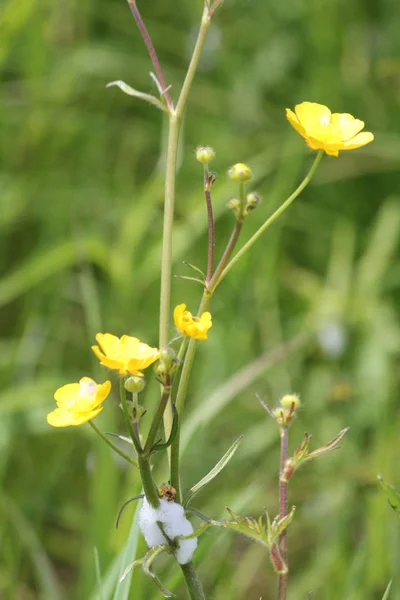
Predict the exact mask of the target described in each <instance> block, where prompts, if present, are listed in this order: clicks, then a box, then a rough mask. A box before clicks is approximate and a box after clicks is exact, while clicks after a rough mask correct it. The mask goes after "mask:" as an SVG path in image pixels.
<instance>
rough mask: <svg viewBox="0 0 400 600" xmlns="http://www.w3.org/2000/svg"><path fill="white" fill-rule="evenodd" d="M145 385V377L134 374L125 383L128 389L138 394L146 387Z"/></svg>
mask: <svg viewBox="0 0 400 600" xmlns="http://www.w3.org/2000/svg"><path fill="white" fill-rule="evenodd" d="M145 385H146V381H145V380H144V379H143V377H136V376H134V375H132V376H131V377H128V379H127V380H126V381H125V383H124V386H125V389H126V391H127V392H132V393H133V394H138V393H139V392H141V391H142V390H143V389H144V387H145Z"/></svg>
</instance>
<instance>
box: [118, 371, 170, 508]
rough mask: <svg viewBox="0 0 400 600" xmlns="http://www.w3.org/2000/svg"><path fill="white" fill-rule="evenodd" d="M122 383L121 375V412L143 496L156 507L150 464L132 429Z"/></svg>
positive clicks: (156, 500) (155, 489)
mask: <svg viewBox="0 0 400 600" xmlns="http://www.w3.org/2000/svg"><path fill="white" fill-rule="evenodd" d="M124 384H125V379H124V378H123V377H121V379H120V385H119V393H120V398H121V406H122V412H123V414H124V419H125V422H126V426H127V428H128V431H129V435H130V436H131V438H132V442H133V444H134V446H135V448H136V452H137V455H138V466H139V471H140V478H141V480H142V485H143V491H144V493H145V496H146V498H147V500H148V502H149V504H151V506H153V507H154V508H157V506H158V505H159V504H160V499H159V497H158V490H157V486H156V484H155V483H154V479H153V475H152V473H151V466H150V462H149V459H148V457H147V456H144V455H143V449H142V447H141V445H140V440H139V437H138V436H137V435H136V433H135V431H134V429H133V425H132V421H131V419H130V417H129V412H128V405H127V402H126V390H125V385H124Z"/></svg>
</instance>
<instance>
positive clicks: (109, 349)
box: [92, 333, 159, 376]
mask: <svg viewBox="0 0 400 600" xmlns="http://www.w3.org/2000/svg"><path fill="white" fill-rule="evenodd" d="M96 340H97V342H98V343H99V346H100V347H99V346H92V350H93V352H94V353H95V355H96V356H97V358H98V359H99V361H100V362H101V363H102V364H103V365H104V366H105V367H109V368H110V369H117V370H118V371H119V374H120V375H127V374H128V373H129V374H130V375H138V376H140V375H142V372H141V371H142V369H146V368H147V367H148V366H150V365H151V364H152V363H153V362H155V361H156V360H157V358H158V355H159V351H158V348H152V347H151V346H148V345H147V344H144V343H143V342H141V341H140V340H139V339H138V338H135V337H130V336H129V335H123V336H122V337H121V338H118V337H117V336H115V335H112V334H111V333H98V334H97V335H96Z"/></svg>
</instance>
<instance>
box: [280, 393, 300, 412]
mask: <svg viewBox="0 0 400 600" xmlns="http://www.w3.org/2000/svg"><path fill="white" fill-rule="evenodd" d="M293 405H294V408H295V409H296V408H298V407H299V406H300V398H299V397H298V396H296V394H286V395H285V396H283V398H282V400H281V406H283V407H284V408H289V409H290V408H292V406H293ZM277 410H279V409H277Z"/></svg>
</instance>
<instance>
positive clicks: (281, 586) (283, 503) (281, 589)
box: [278, 425, 289, 600]
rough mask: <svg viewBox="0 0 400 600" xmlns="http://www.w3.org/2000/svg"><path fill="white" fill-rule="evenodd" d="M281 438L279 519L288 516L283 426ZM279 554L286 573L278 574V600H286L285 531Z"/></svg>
mask: <svg viewBox="0 0 400 600" xmlns="http://www.w3.org/2000/svg"><path fill="white" fill-rule="evenodd" d="M279 433H280V437H281V453H280V467H279V517H280V519H283V518H284V517H287V515H288V482H287V481H286V480H285V478H284V477H283V474H284V471H285V465H286V461H287V457H288V437H289V435H288V434H289V428H288V426H287V425H284V426H282V427H280V428H279ZM279 554H280V556H281V558H282V561H283V563H284V565H285V566H286V569H285V571H286V573H280V574H279V575H278V600H286V596H287V583H288V575H287V564H288V563H287V530H286V529H285V530H284V531H283V532H282V533H281V535H280V537H279Z"/></svg>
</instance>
